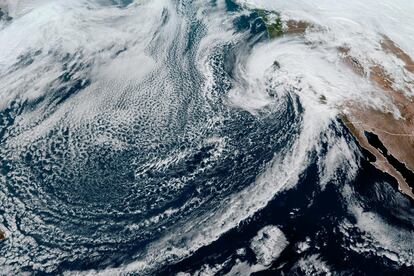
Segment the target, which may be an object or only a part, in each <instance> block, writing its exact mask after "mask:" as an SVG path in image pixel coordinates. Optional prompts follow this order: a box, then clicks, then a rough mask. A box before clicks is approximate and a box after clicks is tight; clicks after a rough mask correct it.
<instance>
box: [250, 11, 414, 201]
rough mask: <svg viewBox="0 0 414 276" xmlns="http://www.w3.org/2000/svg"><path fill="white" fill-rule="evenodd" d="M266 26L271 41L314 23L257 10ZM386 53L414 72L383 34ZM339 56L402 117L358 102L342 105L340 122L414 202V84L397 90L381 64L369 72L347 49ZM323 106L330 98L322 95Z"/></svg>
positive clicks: (412, 63) (411, 63)
mask: <svg viewBox="0 0 414 276" xmlns="http://www.w3.org/2000/svg"><path fill="white" fill-rule="evenodd" d="M256 12H257V13H258V15H259V17H260V18H261V19H262V20H263V22H264V23H265V24H266V27H267V30H268V35H269V38H270V39H275V38H278V37H281V36H284V35H301V34H304V33H305V32H306V30H307V29H308V28H311V27H313V25H312V24H311V23H308V22H304V21H294V20H289V21H287V22H283V21H282V20H281V17H280V15H279V14H278V13H276V12H264V11H262V10H260V11H256ZM380 45H381V49H382V51H384V52H386V53H388V54H392V55H394V56H395V57H396V58H398V59H399V60H400V61H401V62H402V64H404V69H405V70H406V72H408V73H414V61H413V59H412V58H411V57H410V56H409V55H408V54H407V53H405V52H404V51H403V50H402V49H401V48H400V47H399V46H398V45H397V44H396V43H395V42H394V41H392V40H391V39H390V38H389V37H387V36H385V35H383V36H382V39H381V41H380ZM337 51H338V55H339V56H340V58H341V60H342V61H343V63H344V64H346V65H347V66H348V67H349V68H351V69H352V71H353V72H354V73H355V74H357V75H359V76H360V77H362V78H366V79H368V80H370V81H371V83H373V84H374V85H375V86H377V87H378V88H380V89H381V90H382V91H383V92H384V95H385V96H386V97H388V98H389V99H390V100H391V102H392V103H393V104H394V105H395V106H396V107H397V109H398V111H399V113H400V116H399V117H398V118H397V117H396V116H395V115H394V113H391V112H385V111H383V110H378V109H374V108H372V107H369V106H366V105H363V104H360V103H358V102H353V101H348V102H346V103H343V104H341V105H340V106H339V108H340V110H341V116H340V119H341V120H342V121H343V123H344V124H345V125H346V126H347V128H348V129H349V131H350V132H351V133H352V134H353V136H354V137H355V138H356V140H357V141H358V143H359V144H360V146H361V147H362V148H364V149H365V150H367V151H368V152H369V153H370V154H372V155H373V157H374V158H373V160H371V161H372V164H373V165H374V166H375V167H376V168H377V169H379V170H381V171H383V172H385V173H387V174H389V175H390V176H392V177H393V178H394V179H395V180H396V181H397V182H398V187H399V190H400V191H401V192H402V193H404V194H405V195H407V196H409V197H410V198H412V199H414V194H413V191H412V187H413V185H414V173H413V171H414V102H413V99H412V97H411V96H408V95H412V94H413V93H414V84H413V83H412V82H411V83H410V82H406V83H405V87H404V88H403V89H397V88H395V87H397V85H396V83H395V80H394V79H393V78H392V77H391V76H390V75H389V74H388V73H387V72H386V70H385V68H384V67H383V66H381V65H380V64H376V63H375V62H372V65H371V66H370V67H369V68H368V69H367V68H364V67H363V66H362V65H361V63H360V62H359V60H358V57H355V56H352V54H351V51H350V49H349V48H347V47H345V46H344V47H339V48H338V49H337ZM320 102H321V103H326V97H325V96H321V98H320Z"/></svg>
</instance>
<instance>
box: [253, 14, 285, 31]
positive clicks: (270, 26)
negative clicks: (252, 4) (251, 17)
mask: <svg viewBox="0 0 414 276" xmlns="http://www.w3.org/2000/svg"><path fill="white" fill-rule="evenodd" d="M255 12H256V13H257V14H258V15H259V17H260V18H261V19H262V20H263V22H264V23H265V24H266V28H267V33H268V35H269V38H275V37H279V36H281V35H283V24H282V20H281V19H280V15H279V14H278V13H276V12H271V11H267V10H260V9H258V10H255Z"/></svg>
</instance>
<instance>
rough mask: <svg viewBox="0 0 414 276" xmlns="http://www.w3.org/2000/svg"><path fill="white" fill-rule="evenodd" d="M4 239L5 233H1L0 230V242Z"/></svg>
mask: <svg viewBox="0 0 414 276" xmlns="http://www.w3.org/2000/svg"><path fill="white" fill-rule="evenodd" d="M5 239H6V233H4V232H3V230H1V229H0V242H2V241H3V240H5Z"/></svg>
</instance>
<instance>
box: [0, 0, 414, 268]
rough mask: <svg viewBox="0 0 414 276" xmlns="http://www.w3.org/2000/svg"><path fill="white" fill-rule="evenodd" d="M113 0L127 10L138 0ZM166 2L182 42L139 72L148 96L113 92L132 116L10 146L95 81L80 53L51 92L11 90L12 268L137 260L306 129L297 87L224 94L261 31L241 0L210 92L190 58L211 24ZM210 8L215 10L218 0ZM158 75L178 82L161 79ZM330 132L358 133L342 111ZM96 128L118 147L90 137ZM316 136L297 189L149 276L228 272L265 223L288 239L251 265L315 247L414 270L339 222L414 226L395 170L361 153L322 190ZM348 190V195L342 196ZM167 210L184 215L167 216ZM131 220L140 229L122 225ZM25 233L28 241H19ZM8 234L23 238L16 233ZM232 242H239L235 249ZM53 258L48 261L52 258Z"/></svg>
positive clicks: (284, 260)
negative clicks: (280, 92)
mask: <svg viewBox="0 0 414 276" xmlns="http://www.w3.org/2000/svg"><path fill="white" fill-rule="evenodd" d="M112 2H114V3H115V4H116V5H119V8H125V7H128V5H129V4H131V2H132V1H112ZM173 3H174V4H175V5H177V9H178V10H179V13H180V15H181V16H183V17H188V18H189V20H187V22H188V24H187V25H185V28H184V33H185V36H184V37H185V39H184V41H179V39H178V38H177V39H176V40H174V41H173V42H172V43H171V45H170V46H169V47H167V52H166V53H165V57H166V60H167V61H169V62H168V63H166V64H165V66H164V68H163V71H162V72H154V73H151V75H150V76H149V77H148V78H147V80H146V82H144V83H142V84H140V85H139V86H138V87H137V88H134V89H137V91H144V90H145V91H147V90H148V91H151V93H152V92H153V91H156V92H153V93H154V94H155V96H154V97H151V96H148V97H147V96H146V98H145V99H142V98H140V97H141V96H140V94H139V93H138V92H137V93H135V94H134V93H132V92H130V91H129V90H125V91H124V92H123V93H124V95H125V97H126V98H128V97H129V98H128V101H127V100H125V102H123V100H122V98H121V99H120V100H119V103H115V104H114V105H115V109H116V110H123V109H125V110H128V108H129V107H131V106H133V107H134V108H135V109H134V111H133V112H132V113H131V114H132V115H131V116H129V117H128V118H129V120H128V121H123V119H122V118H121V119H120V121H118V119H117V117H116V116H115V115H113V116H109V115H108V114H110V112H101V113H98V114H96V116H95V117H93V118H92V119H91V120H89V121H87V122H85V123H83V124H82V125H81V126H78V125H74V124H71V123H69V122H68V121H65V120H64V119H62V120H61V121H59V123H57V124H55V125H54V126H53V127H51V129H50V130H48V131H47V132H46V133H45V134H44V135H42V136H39V137H38V138H36V139H35V140H34V141H32V142H30V143H29V144H27V145H25V146H24V147H22V148H19V146H14V145H15V144H13V143H10V142H9V141H11V140H12V138H13V137H17V136H18V135H21V134H22V133H25V132H26V131H28V130H29V129H31V128H34V127H36V126H37V125H40V124H41V123H42V122H43V121H45V120H47V119H48V118H52V117H53V116H54V114H55V112H58V111H59V110H60V108H61V106H62V105H64V104H65V102H67V101H69V100H70V99H73V98H75V97H77V96H79V95H82V93H84V91H85V90H86V89H88V87H89V86H90V85H91V83H92V82H93V80H92V79H91V78H89V77H88V72H89V70H90V69H91V67H93V63H91V64H88V63H85V62H82V59H80V60H81V61H80V62H75V63H73V62H72V61H73V60H76V59H77V57H78V56H82V53H67V54H65V55H60V56H58V57H57V59H58V60H59V62H60V63H61V66H62V74H61V75H60V76H59V77H58V79H57V80H56V82H57V83H58V85H56V86H53V87H52V89H51V90H50V91H48V92H49V93H47V94H46V95H47V96H44V97H40V98H37V99H24V98H16V99H14V100H12V101H10V102H9V103H8V104H7V107H6V108H4V109H3V110H1V111H0V174H1V178H0V181H1V185H0V188H1V190H2V194H1V196H2V200H4V202H7V204H6V203H5V204H3V205H2V207H0V218H1V220H0V223H1V224H2V225H3V226H4V228H6V229H7V231H6V233H7V234H8V235H9V237H8V238H7V239H6V240H5V241H3V242H1V243H0V255H5V254H6V253H7V252H16V253H15V254H14V255H13V256H14V257H15V258H16V261H15V262H14V264H13V265H11V266H14V268H13V269H14V271H20V272H28V273H30V274H38V275H43V274H45V275H46V274H50V275H54V274H61V273H63V272H65V271H83V270H90V269H95V270H98V271H99V270H100V269H105V268H108V267H112V268H119V267H123V266H125V265H126V264H129V263H133V262H134V261H136V260H138V259H140V258H143V256H145V254H146V253H147V250H150V249H148V248H149V247H148V246H150V245H151V244H152V243H155V242H157V241H158V240H160V239H161V238H162V237H164V236H166V235H172V236H174V233H175V231H179V229H180V227H181V226H183V225H187V224H191V223H192V222H193V221H194V223H196V222H198V220H197V219H198V218H199V217H203V216H206V215H208V214H210V213H212V214H213V213H214V212H216V211H217V210H218V207H219V206H223V205H224V206H225V204H226V203H227V202H228V200H229V198H230V197H231V196H232V195H235V194H237V193H239V192H242V191H243V190H244V189H246V188H247V187H249V186H251V185H255V181H256V179H257V178H258V177H259V176H260V175H261V174H262V173H264V172H265V171H266V169H267V168H268V166H269V164H270V163H271V161H272V159H273V158H274V156H275V155H283V154H285V152H286V151H287V152H289V151H290V149H291V148H292V146H293V143H294V141H295V138H296V137H297V136H298V135H299V134H300V133H301V131H302V127H303V125H302V122H303V107H302V104H301V102H300V99H299V97H298V96H296V95H295V94H294V93H292V94H289V96H287V97H285V98H281V99H277V101H278V102H277V105H275V106H269V107H266V108H265V109H263V110H262V111H261V112H259V114H255V115H253V114H251V113H250V112H248V111H246V110H243V109H241V108H239V107H235V106H231V105H228V104H227V103H226V100H225V99H226V96H227V94H228V93H229V91H230V90H231V89H232V87H233V84H234V83H235V82H236V81H237V80H236V72H235V70H236V64H237V62H239V61H240V56H241V53H243V54H245V53H249V51H251V49H252V48H253V47H254V46H255V45H257V44H258V43H265V42H266V41H267V40H268V39H269V38H268V36H267V32H266V27H265V24H264V22H263V21H262V19H261V18H260V17H259V16H258V14H257V12H255V11H248V12H246V10H245V9H244V8H243V7H241V6H239V5H238V4H236V3H235V2H233V1H230V0H226V1H225V4H226V5H225V9H226V12H227V13H229V14H232V16H233V19H232V20H233V21H232V22H233V28H234V33H235V34H238V33H243V34H245V36H244V39H243V40H239V41H237V42H232V43H223V44H221V45H220V46H218V47H216V48H215V49H214V51H213V52H212V53H211V55H210V56H209V60H210V64H211V65H212V68H213V69H212V74H213V86H212V91H211V95H212V97H210V98H208V100H206V99H205V98H204V97H202V95H201V94H202V90H203V85H204V82H203V81H204V80H203V77H202V75H201V73H200V72H199V71H198V69H197V66H198V63H197V60H196V54H197V49H198V47H199V46H200V41H201V39H202V38H203V36H204V35H205V34H206V33H205V28H204V26H203V22H200V21H198V20H196V19H194V18H195V13H196V12H197V11H196V10H194V6H195V4H193V3H192V2H191V1H174V2H173ZM209 5H210V6H211V7H213V8H214V7H217V3H216V2H215V1H210V2H209ZM163 20H164V21H165V22H162V23H161V24H160V28H163V27H165V26H166V25H167V24H168V21H169V20H170V16H169V14H168V12H167V11H166V12H165V14H164V16H163ZM151 43H152V44H151V45H150V46H151V47H153V51H154V53H155V52H156V50H155V49H156V45H157V43H162V39H159V38H157V37H154V41H152V42H151ZM183 45H184V46H183ZM151 47H149V52H151ZM123 51H128V48H126V49H124V50H123ZM119 54H121V53H120V52H118V53H117V55H119ZM38 55H40V52H36V51H35V52H34V53H32V54H28V55H27V56H22V58H21V60H20V62H19V63H17V64H15V67H16V70H19V68H24V67H25V66H29V65H30V64H31V63H32V62H36V58H37V56H38ZM183 56H184V57H185V58H182V57H183ZM78 72H86V73H85V74H77V73H78ZM163 76H168V78H167V77H166V78H165V79H166V80H167V81H168V80H171V79H173V80H174V82H173V83H163V82H162V83H160V82H159V79H160V78H162V77H163ZM168 85H171V86H172V87H173V91H174V93H176V94H177V97H176V98H172V99H171V101H170V103H169V104H170V106H171V109H168V112H167V115H166V116H164V117H163V118H162V120H161V119H160V121H158V118H156V117H157V116H156V115H158V114H160V113H163V112H164V109H163V108H164V107H163V106H162V105H161V104H160V103H159V102H158V100H157V95H161V94H163V93H164V94H165V93H167V86H168ZM268 92H269V94H271V92H272V91H268ZM151 93H150V94H151ZM157 93H158V94H157ZM130 99H131V101H129V100H130ZM276 107H277V109H276ZM33 110H43V111H42V112H40V114H42V115H43V117H42V116H41V117H39V118H38V120H35V123H34V124H33V125H29V126H24V125H22V121H21V120H20V118H21V117H22V116H27V115H25V114H30V113H31V112H33ZM146 110H150V112H146ZM141 111H142V112H141ZM128 112H129V111H128ZM114 114H115V113H114ZM331 131H332V132H334V133H335V135H336V136H337V137H344V139H345V140H346V141H347V142H348V143H356V141H355V140H354V139H353V137H352V136H351V135H350V134H349V133H348V131H347V129H346V127H345V126H344V125H342V124H341V123H340V122H339V121H338V122H335V123H332V127H331ZM99 135H102V136H105V137H110V138H111V139H116V140H117V141H120V143H122V144H123V145H124V146H123V147H120V148H117V147H114V145H113V144H111V143H105V142H103V143H95V142H96V140H97V139H98V138H97V137H98V136H99ZM320 145H321V147H320V150H319V151H318V152H316V151H315V152H312V153H310V158H309V160H310V162H309V163H308V164H307V167H306V169H305V170H304V171H303V172H302V173H301V175H300V177H299V180H298V183H297V184H296V185H295V186H294V188H292V189H289V190H286V191H283V192H282V193H277V194H275V196H274V198H273V199H272V200H271V201H269V202H268V203H267V205H266V207H265V208H263V209H260V210H257V211H256V212H255V214H254V215H253V216H252V217H249V218H248V219H246V220H243V221H242V222H241V223H239V224H236V225H234V227H233V228H232V229H231V230H229V231H227V232H225V233H224V234H222V235H221V236H220V237H219V238H218V239H217V240H215V241H212V242H211V243H209V244H208V245H205V246H202V247H201V248H199V249H197V250H196V251H195V252H192V253H191V254H190V256H185V257H181V258H177V259H174V258H169V259H168V258H167V259H166V260H169V261H164V262H163V263H160V264H158V265H156V266H155V270H151V274H154V275H156V274H158V275H172V274H175V273H178V272H189V273H196V272H197V271H199V270H200V269H202V268H203V267H204V268H205V267H206V266H210V267H214V266H218V265H220V269H219V270H218V271H216V274H219V275H224V274H225V273H227V272H230V271H231V269H232V268H233V267H234V266H235V265H236V263H237V262H246V263H248V264H250V265H254V264H255V263H256V262H257V257H256V255H255V253H254V252H253V251H252V249H251V248H250V241H251V240H252V238H253V237H255V236H256V234H257V232H258V231H259V230H260V229H262V228H263V227H265V226H267V225H276V226H278V228H280V230H282V232H283V233H284V234H285V236H286V239H287V240H288V241H289V244H288V246H287V247H286V248H285V249H284V250H283V251H282V253H281V255H280V257H279V258H278V259H277V260H275V261H274V262H273V263H272V264H271V265H270V266H269V267H268V268H267V269H265V270H263V271H261V272H257V274H261V275H262V274H263V275H284V274H288V275H303V274H309V271H304V270H303V267H301V266H298V263H299V262H300V260H301V259H306V257H309V256H313V255H315V256H318V259H320V260H323V262H324V263H325V264H326V265H327V266H329V268H330V270H331V271H332V272H333V273H337V274H341V273H343V274H346V275H395V273H399V274H401V275H412V273H413V269H412V267H408V266H404V265H399V264H397V263H396V262H393V261H391V260H390V259H389V258H386V257H381V256H380V255H378V254H376V252H375V251H361V252H357V251H355V250H352V246H353V245H354V243H355V241H358V239H359V237H360V236H362V235H363V233H361V232H360V231H361V230H359V228H358V227H354V228H352V227H351V229H350V230H349V231H348V232H347V235H345V234H344V231H343V225H342V224H340V222H342V221H344V220H346V221H349V222H350V224H351V225H352V224H353V223H356V222H357V221H356V219H355V215H354V214H353V213H352V212H351V211H350V209H349V206H350V205H351V203H352V204H355V202H357V204H358V205H359V206H361V208H363V209H364V210H366V211H367V212H375V213H377V214H379V215H380V216H381V218H382V219H383V220H384V221H386V223H387V224H390V225H393V226H394V227H396V228H400V229H403V230H404V231H413V230H414V225H413V223H412V219H411V218H412V217H413V215H414V214H413V212H412V207H413V206H412V204H413V203H412V201H409V200H408V199H407V198H405V197H404V196H403V195H401V194H400V193H399V192H398V190H397V187H396V183H395V181H394V180H393V179H392V178H391V177H389V176H387V175H386V174H384V173H382V172H379V171H378V170H376V169H375V168H374V167H373V166H372V165H371V164H370V163H369V162H368V161H367V159H368V156H364V155H363V154H362V153H363V151H362V150H361V149H359V151H360V152H359V153H358V155H357V156H358V159H359V160H358V162H359V164H360V169H359V172H358V174H357V176H356V178H355V180H354V181H353V182H351V183H349V182H348V181H347V179H348V178H347V173H348V172H347V171H346V170H345V169H344V170H342V171H337V172H336V177H335V178H334V179H332V180H331V181H330V182H329V183H328V184H324V185H326V188H325V189H322V188H321V183H320V182H321V179H320V178H321V177H320V171H319V170H318V161H319V160H321V159H323V158H325V157H326V154H327V148H328V146H329V140H326V139H324V137H323V134H322V135H321V142H320ZM168 160H170V161H168ZM345 186H347V187H350V191H351V192H350V193H349V194H347V196H344V192H343V191H344V187H345ZM351 201H352V202H351ZM16 202H19V205H15V204H16ZM12 206H17V207H12ZM168 210H179V211H177V212H176V213H175V214H173V215H165V214H166V212H167V211H168ZM401 210H404V211H401ZM157 215H160V216H161V217H160V218H159V219H158V220H157V221H148V220H149V219H151V218H153V217H155V216H157ZM136 224H139V226H137V227H136V228H131V227H129V226H130V225H136ZM14 231H15V232H16V234H14V233H13V232H14ZM17 233H18V234H17ZM23 237H25V238H28V240H30V241H32V242H26V241H25V242H21V241H22V240H23ZM14 239H16V240H18V242H15V243H13V242H12V241H13V240H14ZM304 241H307V246H308V248H307V250H305V251H304V252H301V251H300V250H298V243H300V242H304ZM182 243H184V244H185V241H182ZM240 248H243V249H245V251H244V253H243V254H240V251H239V249H240ZM373 250H376V249H375V248H374V249H373ZM44 252H48V253H44ZM42 254H45V255H42ZM6 256H7V257H6V258H13V257H12V256H11V255H6ZM38 256H49V257H45V258H43V259H42V258H40V257H38ZM21 258H27V259H28V260H31V261H22V260H21ZM50 260H52V263H53V264H52V265H49V264H48V261H50ZM33 263H35V264H36V266H34V265H33ZM13 269H11V270H12V271H13ZM135 273H136V274H138V275H139V274H140V272H135ZM132 274H134V272H132Z"/></svg>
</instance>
